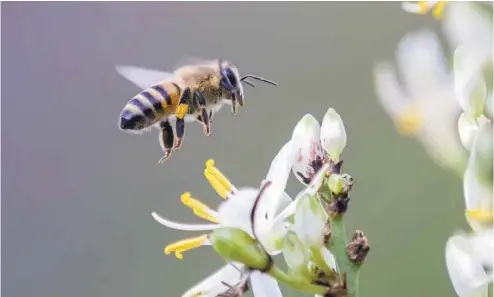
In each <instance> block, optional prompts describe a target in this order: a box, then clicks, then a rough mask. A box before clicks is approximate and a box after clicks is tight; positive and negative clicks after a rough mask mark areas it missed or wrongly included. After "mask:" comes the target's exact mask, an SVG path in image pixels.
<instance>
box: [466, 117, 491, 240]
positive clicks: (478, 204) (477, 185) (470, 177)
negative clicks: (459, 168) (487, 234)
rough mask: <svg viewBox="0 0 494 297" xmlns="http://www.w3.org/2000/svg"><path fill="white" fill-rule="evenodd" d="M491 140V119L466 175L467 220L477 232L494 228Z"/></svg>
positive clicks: (482, 128)
mask: <svg viewBox="0 0 494 297" xmlns="http://www.w3.org/2000/svg"><path fill="white" fill-rule="evenodd" d="M492 141H493V136H492V122H490V121H485V122H484V123H483V124H482V125H481V126H480V128H479V131H478V132H477V135H476V137H475V141H474V143H473V146H472V149H471V153H470V160H469V162H468V167H467V170H466V171H465V175H464V178H463V194H464V198H465V208H466V215H467V220H468V223H469V224H470V227H471V228H472V229H473V230H474V231H476V232H480V231H482V230H485V229H492V227H493V226H492V224H493V207H494V197H493V189H492V187H493V184H492V170H493V169H492V162H493V159H492V154H493V147H492Z"/></svg>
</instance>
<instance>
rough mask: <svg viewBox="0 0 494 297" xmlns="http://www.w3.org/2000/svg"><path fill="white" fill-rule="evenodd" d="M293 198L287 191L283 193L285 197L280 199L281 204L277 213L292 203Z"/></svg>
mask: <svg viewBox="0 0 494 297" xmlns="http://www.w3.org/2000/svg"><path fill="white" fill-rule="evenodd" d="M292 202H293V199H292V197H290V195H288V194H287V193H286V192H285V193H284V194H283V197H282V198H281V200H280V204H279V205H278V209H277V210H276V214H275V215H278V214H280V213H281V212H282V211H283V210H284V209H285V208H287V207H288V206H289V205H290V204H292Z"/></svg>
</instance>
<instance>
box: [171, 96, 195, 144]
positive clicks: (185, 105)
mask: <svg viewBox="0 0 494 297" xmlns="http://www.w3.org/2000/svg"><path fill="white" fill-rule="evenodd" d="M191 96H192V92H191V90H190V88H185V89H184V90H183V92H182V96H181V97H180V102H179V103H178V106H177V110H176V111H175V116H176V117H177V122H176V123H175V130H176V132H177V135H176V136H177V137H176V140H175V145H174V146H173V149H175V150H177V149H179V148H180V147H181V146H182V141H183V138H184V134H185V120H184V118H185V116H186V115H187V113H188V111H189V102H190V99H191Z"/></svg>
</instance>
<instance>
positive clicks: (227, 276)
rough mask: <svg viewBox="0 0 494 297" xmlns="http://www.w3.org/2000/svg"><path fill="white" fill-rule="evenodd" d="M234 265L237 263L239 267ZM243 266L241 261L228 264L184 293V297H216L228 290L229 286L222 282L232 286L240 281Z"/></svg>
mask: <svg viewBox="0 0 494 297" xmlns="http://www.w3.org/2000/svg"><path fill="white" fill-rule="evenodd" d="M232 265H235V266H236V267H237V268H235V267H233V266H232ZM242 267H243V265H242V264H239V263H235V264H234V263H232V264H227V265H225V266H223V267H222V268H221V269H219V270H217V271H216V272H214V273H213V274H212V275H210V276H209V277H207V278H206V279H204V280H202V281H201V282H200V283H198V284H197V285H195V286H193V287H192V288H190V289H189V290H188V291H187V292H185V293H184V294H183V295H182V297H216V296H217V295H219V294H221V293H224V292H225V291H226V290H228V287H227V286H225V285H224V284H222V282H225V283H227V284H229V285H231V286H235V285H236V284H238V282H240V279H241V276H242V275H241V273H240V269H242Z"/></svg>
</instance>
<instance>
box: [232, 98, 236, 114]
mask: <svg viewBox="0 0 494 297" xmlns="http://www.w3.org/2000/svg"><path fill="white" fill-rule="evenodd" d="M232 113H233V115H236V114H237V101H236V100H233V99H232Z"/></svg>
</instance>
